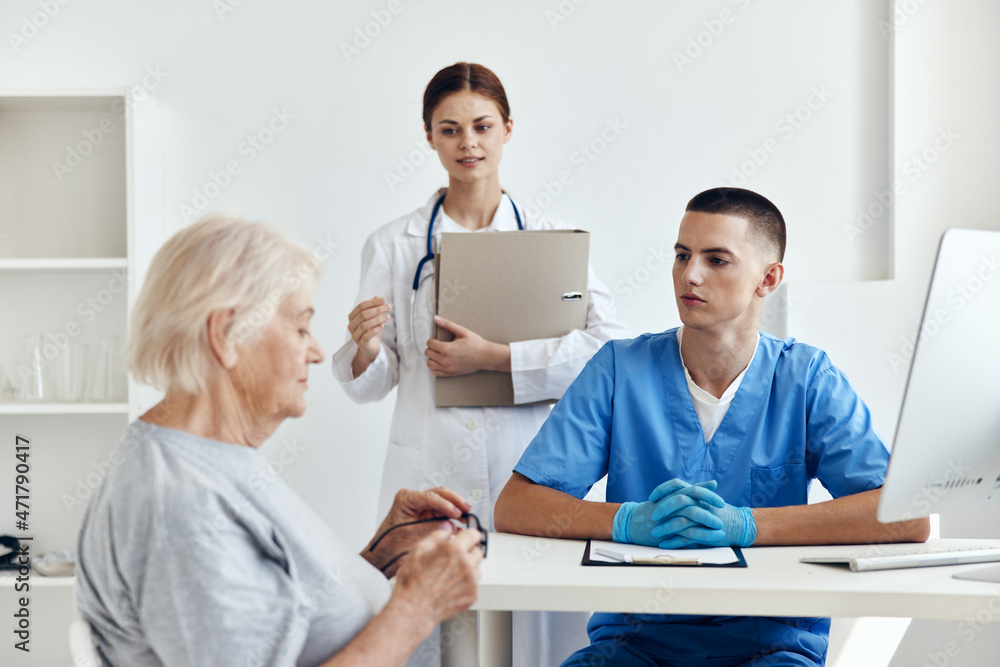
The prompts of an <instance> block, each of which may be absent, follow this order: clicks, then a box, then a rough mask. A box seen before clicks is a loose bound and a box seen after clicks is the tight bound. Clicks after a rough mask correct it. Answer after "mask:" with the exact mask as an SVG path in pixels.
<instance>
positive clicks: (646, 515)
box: [612, 479, 725, 549]
mask: <svg viewBox="0 0 1000 667" xmlns="http://www.w3.org/2000/svg"><path fill="white" fill-rule="evenodd" d="M717 486H718V484H717V483H716V481H715V480H709V481H707V482H699V483H697V484H689V483H687V482H685V481H684V480H681V479H672V480H670V481H668V482H664V483H663V484H660V485H659V486H658V487H656V488H655V489H653V492H652V493H651V494H649V500H647V501H646V502H643V503H623V504H622V506H621V507H620V508H618V512H617V513H616V514H615V519H614V524H613V527H612V539H613V540H614V541H616V542H629V543H631V544H643V545H646V546H651V547H660V548H663V549H669V548H677V547H674V546H669V547H668V546H666V545H665V544H664V541H665V540H667V539H670V538H672V537H674V536H675V535H677V534H678V533H679V532H680V531H681V530H684V529H687V528H690V527H692V526H695V525H697V526H699V527H703V528H706V529H709V528H714V529H718V528H721V526H722V523H721V521H720V520H719V519H718V518H717V517H716V516H715V515H714V514H712V513H711V512H709V511H708V510H707V509H705V506H706V505H709V504H715V503H717V504H718V505H719V506H720V507H721V506H722V505H724V504H725V503H724V502H723V501H722V499H721V498H719V496H718V495H716V494H715V493H714V491H715V488H716V487H717ZM685 509H686V510H690V511H689V512H688V513H687V514H685V515H683V516H682V515H680V514H679V513H680V511H681V510H685ZM699 519H700V520H701V523H698V520H699Z"/></svg>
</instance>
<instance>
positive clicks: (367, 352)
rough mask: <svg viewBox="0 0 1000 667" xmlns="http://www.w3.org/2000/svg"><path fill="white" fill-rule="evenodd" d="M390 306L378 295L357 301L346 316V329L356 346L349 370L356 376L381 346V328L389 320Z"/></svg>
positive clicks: (367, 364) (373, 359)
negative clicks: (356, 349)
mask: <svg viewBox="0 0 1000 667" xmlns="http://www.w3.org/2000/svg"><path fill="white" fill-rule="evenodd" d="M390 310H392V306H390V305H389V304H388V302H386V300H385V299H383V298H382V297H380V296H377V297H375V298H372V299H368V300H367V301H362V302H361V303H359V304H358V305H357V306H356V307H355V308H354V310H352V311H351V313H350V314H349V315H348V316H347V330H348V331H350V332H351V339H352V340H353V341H354V343H355V344H356V345H357V346H358V351H357V353H356V354H355V355H354V363H353V364H352V366H351V370H352V371H353V372H354V377H358V376H359V375H361V374H362V373H364V372H365V370H367V369H368V367H369V366H370V365H371V363H372V362H373V361H375V357H377V356H378V352H379V350H380V349H381V348H382V330H383V329H384V328H385V323H386V322H388V321H389V311H390Z"/></svg>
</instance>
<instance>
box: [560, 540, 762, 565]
mask: <svg viewBox="0 0 1000 667" xmlns="http://www.w3.org/2000/svg"><path fill="white" fill-rule="evenodd" d="M593 548H594V546H593V540H587V548H586V549H584V550H583V560H582V561H581V562H580V564H581V565H595V566H598V567H746V566H747V561H746V559H745V558H744V557H743V550H742V549H740V548H739V547H730V548H731V549H732V550H733V554H734V555H735V557H736V560H735V561H734V562H732V563H701V562H694V561H692V560H687V559H685V560H676V559H670V560H658V559H655V558H649V559H647V558H642V559H636V560H634V561H633V562H631V563H627V562H624V561H606V560H595V559H593V558H592V557H591V549H593ZM654 561H655V562H654Z"/></svg>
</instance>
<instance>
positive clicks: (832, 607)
mask: <svg viewBox="0 0 1000 667" xmlns="http://www.w3.org/2000/svg"><path fill="white" fill-rule="evenodd" d="M933 542H940V543H942V544H944V543H948V544H961V543H964V542H975V543H983V542H984V541H983V540H933V541H932V543H933ZM990 542H995V543H997V544H998V545H1000V540H992V541H990ZM585 544H586V543H585V542H580V541H575V540H556V539H548V538H536V537H524V536H520V535H507V534H502V533H497V534H491V535H490V544H489V556H488V557H487V558H486V560H485V561H484V562H483V566H482V572H483V577H482V580H481V581H480V584H479V599H478V600H477V601H476V604H475V605H473V609H477V610H479V611H481V612H483V613H482V614H481V615H480V623H481V632H482V636H481V639H480V642H481V648H480V652H481V656H482V662H481V665H482V666H483V667H493V666H495V665H505V666H509V665H510V664H511V663H510V646H511V644H510V641H511V640H510V611H511V610H549V611H609V612H627V613H657V614H658V613H663V614H713V615H733V616H743V615H748V616H847V617H853V616H901V617H912V618H925V619H953V620H964V619H970V618H977V615H978V618H980V619H981V620H982V619H984V617H986V616H988V620H996V621H1000V584H992V583H980V582H974V581H963V580H958V579H953V578H952V576H951V575H952V574H954V573H956V572H960V571H966V570H970V569H975V568H982V567H989V566H990V564H977V565H957V566H947V567H930V568H915V569H907V570H887V571H882V572H851V571H849V570H848V569H846V568H840V567H833V566H826V565H807V564H804V563H799V562H798V561H799V558H800V557H802V556H805V555H807V554H809V553H817V552H830V551H831V550H832V549H836V547H829V546H823V547H756V548H751V549H744V550H743V555H744V557H745V558H746V561H747V565H748V567H746V568H717V567H694V568H692V567H585V566H583V565H580V560H581V559H582V558H583V549H584V546H585ZM469 634H470V635H472V636H475V633H469Z"/></svg>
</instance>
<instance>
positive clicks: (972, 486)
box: [878, 229, 1000, 522]
mask: <svg viewBox="0 0 1000 667" xmlns="http://www.w3.org/2000/svg"><path fill="white" fill-rule="evenodd" d="M910 340H911V341H912V344H911V345H908V346H906V347H905V348H904V354H905V355H912V360H911V362H910V372H909V377H908V378H907V382H906V390H905V393H904V395H903V404H902V407H901V410H900V415H899V424H898V426H897V428H896V438H895V441H894V443H893V448H892V454H891V456H890V459H889V471H888V474H887V476H886V480H885V484H884V486H883V487H882V494H881V498H880V500H879V507H878V519H879V521H882V522H891V521H901V520H905V519H914V518H917V517H924V516H928V515H930V514H934V513H938V512H951V511H962V510H974V509H976V508H978V507H984V506H991V505H992V506H1000V231H974V230H966V229H950V230H948V231H947V232H945V234H944V236H943V237H942V238H941V244H940V246H939V247H938V255H937V261H936V263H935V265H934V273H933V276H932V277H931V285H930V289H929V290H928V293H927V301H926V304H925V306H924V313H923V317H922V318H921V322H920V328H919V329H918V330H917V332H916V335H915V336H914V337H913V338H912V339H910Z"/></svg>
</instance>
